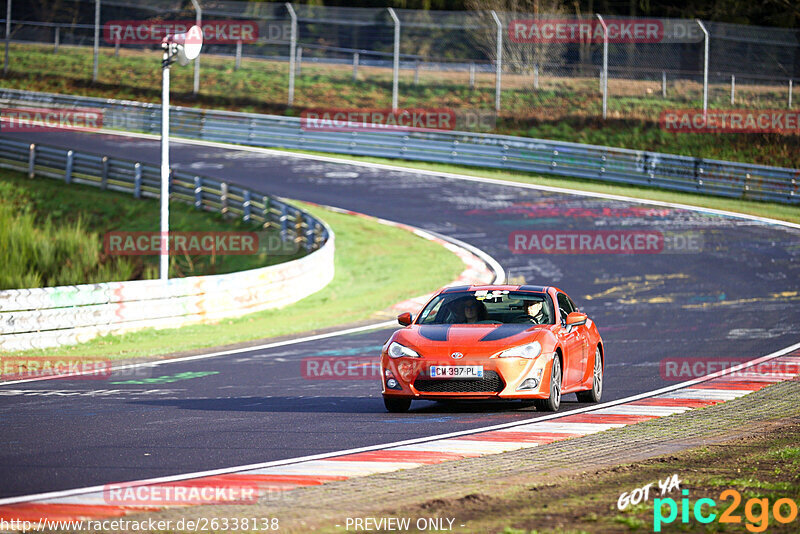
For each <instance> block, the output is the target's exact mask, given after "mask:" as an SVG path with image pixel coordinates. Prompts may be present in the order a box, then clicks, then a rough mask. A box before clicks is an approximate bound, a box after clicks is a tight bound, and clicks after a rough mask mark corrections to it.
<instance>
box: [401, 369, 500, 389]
mask: <svg viewBox="0 0 800 534" xmlns="http://www.w3.org/2000/svg"><path fill="white" fill-rule="evenodd" d="M504 387H505V385H504V384H503V380H502V379H501V378H500V375H498V374H497V373H496V372H494V371H484V372H483V378H482V379H481V380H464V379H463V378H434V379H431V378H418V379H417V380H415V381H414V388H416V390H417V391H424V392H430V393H499V392H500V391H503V388H504Z"/></svg>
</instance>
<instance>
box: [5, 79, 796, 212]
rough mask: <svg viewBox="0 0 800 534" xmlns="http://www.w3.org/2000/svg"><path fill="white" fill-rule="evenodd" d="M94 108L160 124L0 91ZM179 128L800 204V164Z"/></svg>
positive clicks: (183, 119)
mask: <svg viewBox="0 0 800 534" xmlns="http://www.w3.org/2000/svg"><path fill="white" fill-rule="evenodd" d="M3 102H4V103H6V104H15V105H19V104H28V105H31V104H35V105H40V106H59V107H69V108H95V109H102V110H103V112H104V117H103V124H104V126H105V127H106V128H111V129H118V130H122V131H131V132H147V133H152V134H158V133H159V132H160V121H161V109H160V106H159V105H156V104H147V103H141V102H130V101H120V100H106V99H101V98H88V97H76V96H69V95H57V94H50V93H33V92H27V91H18V90H11V89H2V90H0V103H3ZM171 109H172V111H171V112H170V128H171V132H172V133H173V134H174V135H175V136H179V137H186V138H192V139H203V140H208V141H220V142H227V143H240V144H245V145H253V146H264V147H279V148H294V149H305V150H315V151H321V152H333V153H341V154H352V155H360V156H378V157H386V158H401V159H408V160H417V161H432V162H439V163H453V164H459V165H474V166H481V167H493V168H499V169H511V170H519V171H530V172H538V173H546V174H554V175H560V176H569V177H577V178H586V179H591V180H598V181H606V182H619V183H626V184H636V185H647V186H653V187H660V188H664V189H672V190H679V191H691V192H700V193H706V194H710V195H718V196H728V197H738V198H747V199H753V200H770V201H775V202H783V203H790V204H796V203H798V202H800V192H798V180H800V170H798V169H788V168H782V167H769V166H765V165H751V164H746V163H735V162H729V161H719V160H709V159H702V158H692V157H687V156H678V155H672V154H660V153H657V152H645V151H639V150H627V149H622V148H611V147H603V146H593V145H583V144H578V143H567V142H560V141H548V140H543V139H529V138H524V137H512V136H505V135H489V134H473V133H466V132H440V131H437V132H426V131H413V132H400V131H381V132H364V131H357V132H332V131H319V130H312V129H309V130H304V129H303V127H302V123H301V119H299V118H296V117H280V116H274V115H259V114H252V113H237V112H227V111H211V110H203V109H195V108H182V107H173V108H171Z"/></svg>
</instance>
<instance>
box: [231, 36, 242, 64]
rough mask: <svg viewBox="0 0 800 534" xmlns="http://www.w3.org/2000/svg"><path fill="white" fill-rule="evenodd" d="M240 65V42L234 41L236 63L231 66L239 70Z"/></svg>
mask: <svg viewBox="0 0 800 534" xmlns="http://www.w3.org/2000/svg"><path fill="white" fill-rule="evenodd" d="M241 66H242V42H241V41H236V64H235V65H234V66H233V70H239V67H241Z"/></svg>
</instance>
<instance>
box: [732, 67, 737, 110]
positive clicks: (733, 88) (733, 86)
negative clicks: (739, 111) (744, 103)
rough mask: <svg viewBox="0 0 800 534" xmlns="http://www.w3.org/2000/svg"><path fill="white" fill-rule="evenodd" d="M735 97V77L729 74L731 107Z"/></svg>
mask: <svg viewBox="0 0 800 534" xmlns="http://www.w3.org/2000/svg"><path fill="white" fill-rule="evenodd" d="M735 97H736V75H735V74H731V106H732V105H733V101H734V99H735Z"/></svg>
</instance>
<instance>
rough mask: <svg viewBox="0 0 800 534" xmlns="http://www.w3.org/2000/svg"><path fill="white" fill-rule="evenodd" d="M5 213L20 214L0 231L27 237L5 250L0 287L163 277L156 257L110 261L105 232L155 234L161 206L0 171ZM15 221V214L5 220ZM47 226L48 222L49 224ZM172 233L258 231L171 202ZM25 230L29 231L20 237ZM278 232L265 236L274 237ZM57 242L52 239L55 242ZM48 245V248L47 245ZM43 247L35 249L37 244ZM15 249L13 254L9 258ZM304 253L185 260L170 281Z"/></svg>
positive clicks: (0, 204)
mask: <svg viewBox="0 0 800 534" xmlns="http://www.w3.org/2000/svg"><path fill="white" fill-rule="evenodd" d="M0 208H4V211H2V212H0V213H6V214H11V213H24V214H25V215H22V216H20V215H17V216H16V217H15V220H16V222H15V223H14V226H13V228H12V225H11V223H10V222H3V221H0V226H2V227H3V230H2V234H0V240H2V239H3V236H4V235H6V233H7V232H8V233H12V232H13V233H14V235H18V236H20V237H22V239H20V240H18V242H19V243H20V245H19V247H16V248H15V249H12V248H10V247H9V246H3V249H2V250H0V262H2V265H3V273H2V274H0V288H4V289H8V288H20V287H41V286H52V285H70V284H79V283H90V282H101V281H114V280H136V279H153V278H158V262H159V257H158V256H157V255H154V256H108V255H106V254H105V253H104V251H103V234H105V233H106V232H111V231H131V232H139V231H151V232H158V231H159V224H160V211H159V203H158V202H157V201H156V200H154V199H141V200H137V199H134V198H133V197H131V196H129V195H124V194H122V193H117V192H111V191H101V190H99V189H97V188H95V187H90V186H86V185H78V184H70V185H67V184H65V183H63V182H61V181H59V180H55V179H52V178H35V179H33V180H31V179H29V178H28V177H27V176H26V175H25V174H23V173H21V172H16V171H10V170H0ZM7 216H10V215H7ZM48 221H49V222H48ZM170 229H171V230H173V231H196V232H200V231H202V232H223V231H255V230H259V231H260V230H261V229H260V228H256V227H254V226H253V225H248V224H245V223H243V222H241V221H239V220H232V219H227V220H226V219H223V217H222V216H221V215H219V214H215V213H210V212H206V211H197V210H195V209H194V208H192V207H191V206H189V205H187V204H184V203H181V202H171V203H170ZM21 232H24V234H22V233H21ZM277 234H278V230H277V229H270V230H268V231H266V233H265V234H263V236H264V237H265V238H267V237H270V236H273V237H274V236H277ZM50 238H52V239H50ZM48 241H49V242H51V246H46V245H47V243H48ZM37 244H38V245H37ZM12 250H13V253H12ZM302 255H303V252H302V251H299V252H297V253H295V254H292V255H278V254H267V253H266V252H262V253H259V254H253V255H217V256H200V255H191V256H190V255H180V256H172V257H171V258H170V276H195V275H203V274H221V273H228V272H234V271H241V270H246V269H253V268H256V267H262V266H265V265H272V264H275V263H281V262H283V261H287V260H290V259H294V258H296V257H300V256H302Z"/></svg>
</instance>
